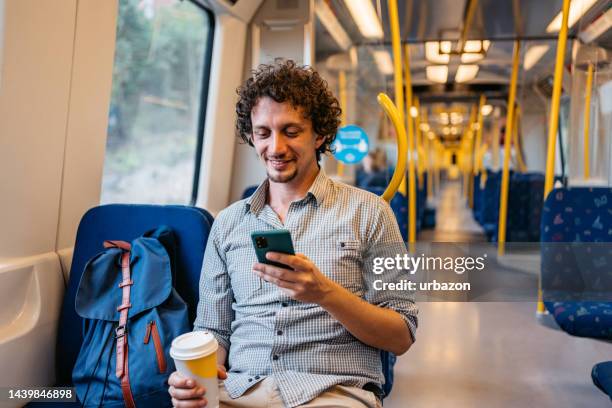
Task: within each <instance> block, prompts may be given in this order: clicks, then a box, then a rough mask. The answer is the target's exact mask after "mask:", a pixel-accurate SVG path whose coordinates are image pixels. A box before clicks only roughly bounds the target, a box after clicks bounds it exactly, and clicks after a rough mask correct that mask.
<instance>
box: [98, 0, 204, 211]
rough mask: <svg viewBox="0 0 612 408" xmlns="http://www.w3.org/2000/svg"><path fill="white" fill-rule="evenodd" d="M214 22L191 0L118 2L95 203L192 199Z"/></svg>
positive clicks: (200, 140)
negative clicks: (99, 186) (103, 152)
mask: <svg viewBox="0 0 612 408" xmlns="http://www.w3.org/2000/svg"><path fill="white" fill-rule="evenodd" d="M213 24H214V22H213V18H212V14H211V13H210V12H209V11H208V10H205V9H203V8H202V7H201V6H200V5H198V4H196V3H194V2H191V1H181V0H164V1H154V0H125V1H120V2H119V13H118V18H117V39H116V48H115V63H114V68H113V87H112V96H111V105H110V111H109V121H108V138H107V142H106V157H105V162H104V174H103V179H102V196H101V202H102V203H117V202H122V203H136V202H138V203H156V204H166V203H174V204H188V203H193V202H195V196H196V194H197V185H198V176H199V158H200V156H201V150H202V137H203V131H204V118H205V111H206V96H207V91H208V76H209V75H208V74H209V69H210V59H211V52H212V36H213Z"/></svg>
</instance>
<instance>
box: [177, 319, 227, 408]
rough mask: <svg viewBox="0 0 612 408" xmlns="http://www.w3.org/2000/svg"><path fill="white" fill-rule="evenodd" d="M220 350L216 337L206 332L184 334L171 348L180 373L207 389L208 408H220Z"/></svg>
mask: <svg viewBox="0 0 612 408" xmlns="http://www.w3.org/2000/svg"><path fill="white" fill-rule="evenodd" d="M218 348H219V343H217V340H216V339H215V337H214V336H213V335H212V334H210V333H208V332H204V331H194V332H191V333H185V334H182V335H180V336H178V337H177V338H175V339H174V340H173V341H172V346H171V347H170V356H171V357H172V358H173V359H174V363H175V364H176V369H177V370H178V372H179V373H181V374H182V375H184V376H185V377H189V378H192V379H193V380H195V381H196V382H197V383H198V384H199V385H202V386H204V387H206V395H205V397H206V400H207V401H208V404H207V405H206V407H207V408H218V407H219V385H218V379H217V349H218Z"/></svg>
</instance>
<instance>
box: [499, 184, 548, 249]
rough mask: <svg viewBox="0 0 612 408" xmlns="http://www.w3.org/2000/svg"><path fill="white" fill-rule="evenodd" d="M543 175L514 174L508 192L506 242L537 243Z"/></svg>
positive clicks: (542, 193)
mask: <svg viewBox="0 0 612 408" xmlns="http://www.w3.org/2000/svg"><path fill="white" fill-rule="evenodd" d="M543 195H544V174H542V173H514V174H513V175H512V177H511V179H510V188H509V192H508V218H507V223H506V225H507V231H506V241H508V242H539V241H540V219H541V212H542V201H543V199H544V197H543Z"/></svg>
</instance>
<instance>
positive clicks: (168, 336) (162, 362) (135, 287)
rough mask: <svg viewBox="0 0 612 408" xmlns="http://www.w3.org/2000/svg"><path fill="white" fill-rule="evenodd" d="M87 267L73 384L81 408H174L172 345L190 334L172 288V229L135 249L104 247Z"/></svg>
mask: <svg viewBox="0 0 612 408" xmlns="http://www.w3.org/2000/svg"><path fill="white" fill-rule="evenodd" d="M104 247H105V250H104V251H102V252H100V253H99V254H97V255H96V256H94V257H93V258H92V259H90V260H89V261H88V262H87V265H86V266H85V270H84V272H83V275H82V276H81V281H80V283H79V287H78V291H77V294H76V299H75V307H76V312H77V313H78V314H79V315H80V316H81V317H82V318H83V344H82V346H81V350H80V352H79V355H78V357H77V361H76V364H75V366H74V369H73V371H72V379H73V382H74V386H75V388H76V393H77V396H78V398H79V401H80V402H81V404H82V405H83V406H105V407H124V406H125V407H128V408H132V407H164V406H171V405H172V403H171V400H170V395H169V394H168V383H167V380H168V377H169V375H170V373H172V372H173V371H174V370H175V367H174V362H173V360H172V359H171V358H170V355H169V348H170V344H171V342H172V340H173V339H174V338H175V337H177V336H179V335H180V334H183V333H186V332H188V331H190V326H189V320H188V313H187V305H186V303H185V302H184V301H183V299H181V297H180V295H179V294H178V293H177V292H176V290H175V289H174V288H173V286H172V279H173V272H174V268H173V260H174V253H175V238H174V234H173V232H172V230H170V229H169V228H168V227H166V226H162V227H159V228H157V229H156V230H153V231H149V232H147V233H145V234H144V235H143V236H142V237H139V238H136V239H135V240H134V241H132V243H131V244H129V243H127V242H124V241H105V242H104Z"/></svg>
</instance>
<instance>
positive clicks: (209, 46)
mask: <svg viewBox="0 0 612 408" xmlns="http://www.w3.org/2000/svg"><path fill="white" fill-rule="evenodd" d="M189 2H191V3H192V4H194V5H195V6H196V7H198V8H200V9H201V10H202V11H204V14H206V17H207V18H208V22H209V23H210V24H209V27H210V28H209V33H208V38H207V39H206V51H205V52H204V63H203V69H202V88H201V91H200V115H199V117H198V128H197V129H198V130H197V140H196V143H197V144H196V151H195V162H194V166H193V167H194V169H193V171H194V173H193V183H192V187H191V198H190V200H189V205H191V206H195V203H196V201H197V198H198V189H199V187H200V171H201V168H202V155H203V153H204V131H205V127H206V112H207V110H208V91H209V89H210V71H211V67H212V56H213V45H214V37H215V16H214V14H213V12H212V11H211V10H210V9H208V8H206V7H205V6H204V5H202V4H200V3H199V2H198V1H196V0H189Z"/></svg>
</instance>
